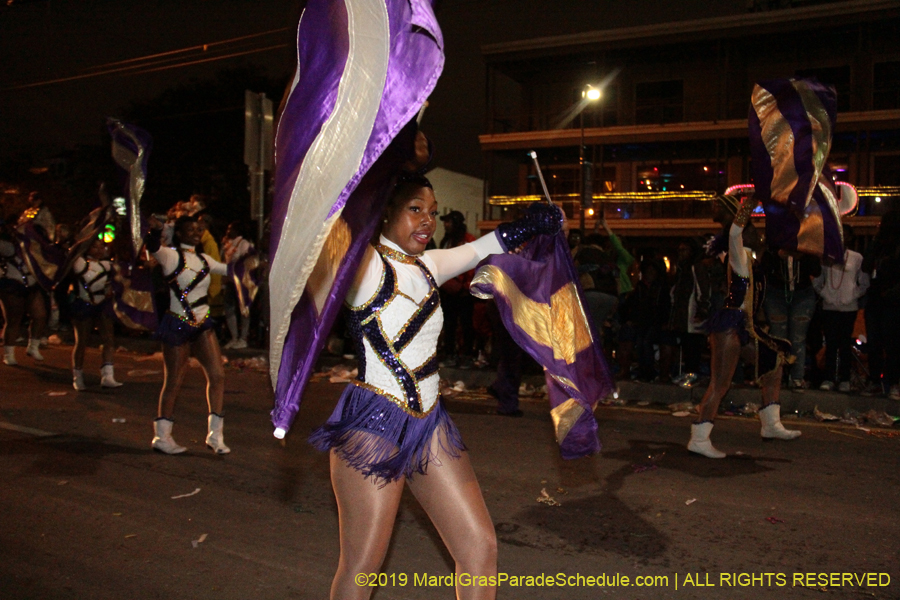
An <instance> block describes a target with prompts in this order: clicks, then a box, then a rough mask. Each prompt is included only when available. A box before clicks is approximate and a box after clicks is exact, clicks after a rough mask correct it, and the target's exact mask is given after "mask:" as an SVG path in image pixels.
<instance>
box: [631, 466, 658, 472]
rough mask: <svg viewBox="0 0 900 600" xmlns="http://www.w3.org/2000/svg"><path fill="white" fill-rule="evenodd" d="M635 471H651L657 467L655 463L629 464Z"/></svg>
mask: <svg viewBox="0 0 900 600" xmlns="http://www.w3.org/2000/svg"><path fill="white" fill-rule="evenodd" d="M631 468H632V469H633V470H634V472H635V473H643V472H644V471H653V470H656V469H658V468H659V467H658V466H656V465H631Z"/></svg>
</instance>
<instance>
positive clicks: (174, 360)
mask: <svg viewBox="0 0 900 600" xmlns="http://www.w3.org/2000/svg"><path fill="white" fill-rule="evenodd" d="M162 352H163V387H162V391H161V392H160V394H159V412H158V414H157V415H156V416H157V417H163V418H165V419H169V420H170V421H171V420H172V415H173V414H174V412H175V398H176V397H177V396H178V389H179V388H180V387H181V380H182V379H184V374H185V373H186V372H187V366H188V360H189V359H190V357H191V347H190V345H189V344H182V345H180V346H170V345H168V344H163V351H162Z"/></svg>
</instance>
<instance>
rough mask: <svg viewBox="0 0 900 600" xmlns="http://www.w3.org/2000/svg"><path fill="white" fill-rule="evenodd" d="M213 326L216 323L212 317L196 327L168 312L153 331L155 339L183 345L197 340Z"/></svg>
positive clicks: (170, 344) (169, 343)
mask: <svg viewBox="0 0 900 600" xmlns="http://www.w3.org/2000/svg"><path fill="white" fill-rule="evenodd" d="M213 327H215V323H214V322H213V320H212V319H206V320H205V321H203V323H201V324H200V326H199V327H194V326H193V325H190V324H188V323H185V322H184V321H182V320H181V319H179V318H178V317H176V316H175V315H173V314H172V313H168V312H167V313H166V314H164V315H163V318H162V320H161V321H160V322H159V327H157V328H156V331H154V332H153V339H154V340H157V341H160V342H162V343H163V344H168V345H169V346H181V345H183V344H189V343H192V342H195V341H197V338H199V337H200V334H201V333H203V332H204V331H206V330H207V329H212V328H213Z"/></svg>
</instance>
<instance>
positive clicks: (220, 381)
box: [191, 329, 225, 416]
mask: <svg viewBox="0 0 900 600" xmlns="http://www.w3.org/2000/svg"><path fill="white" fill-rule="evenodd" d="M191 347H192V348H193V350H194V356H196V357H197V360H198V361H200V366H201V367H203V374H204V375H206V404H207V405H208V407H209V412H211V413H216V414H217V415H219V416H224V413H223V412H222V411H223V410H224V403H225V367H223V366H222V351H221V350H220V349H219V341H218V340H217V339H216V336H215V334H214V333H213V330H212V329H207V330H206V331H204V332H203V333H201V334H200V337H199V338H197V340H196V341H195V342H194V343H193V344H191Z"/></svg>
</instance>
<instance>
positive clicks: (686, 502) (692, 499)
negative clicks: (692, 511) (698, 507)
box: [684, 498, 697, 506]
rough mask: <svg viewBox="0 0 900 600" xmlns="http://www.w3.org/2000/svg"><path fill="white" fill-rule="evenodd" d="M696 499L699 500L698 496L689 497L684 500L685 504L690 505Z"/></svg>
mask: <svg viewBox="0 0 900 600" xmlns="http://www.w3.org/2000/svg"><path fill="white" fill-rule="evenodd" d="M696 501H697V499H696V498H689V499H687V500H685V501H684V504H685V506H690V505H691V504H693V503H694V502H696Z"/></svg>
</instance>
